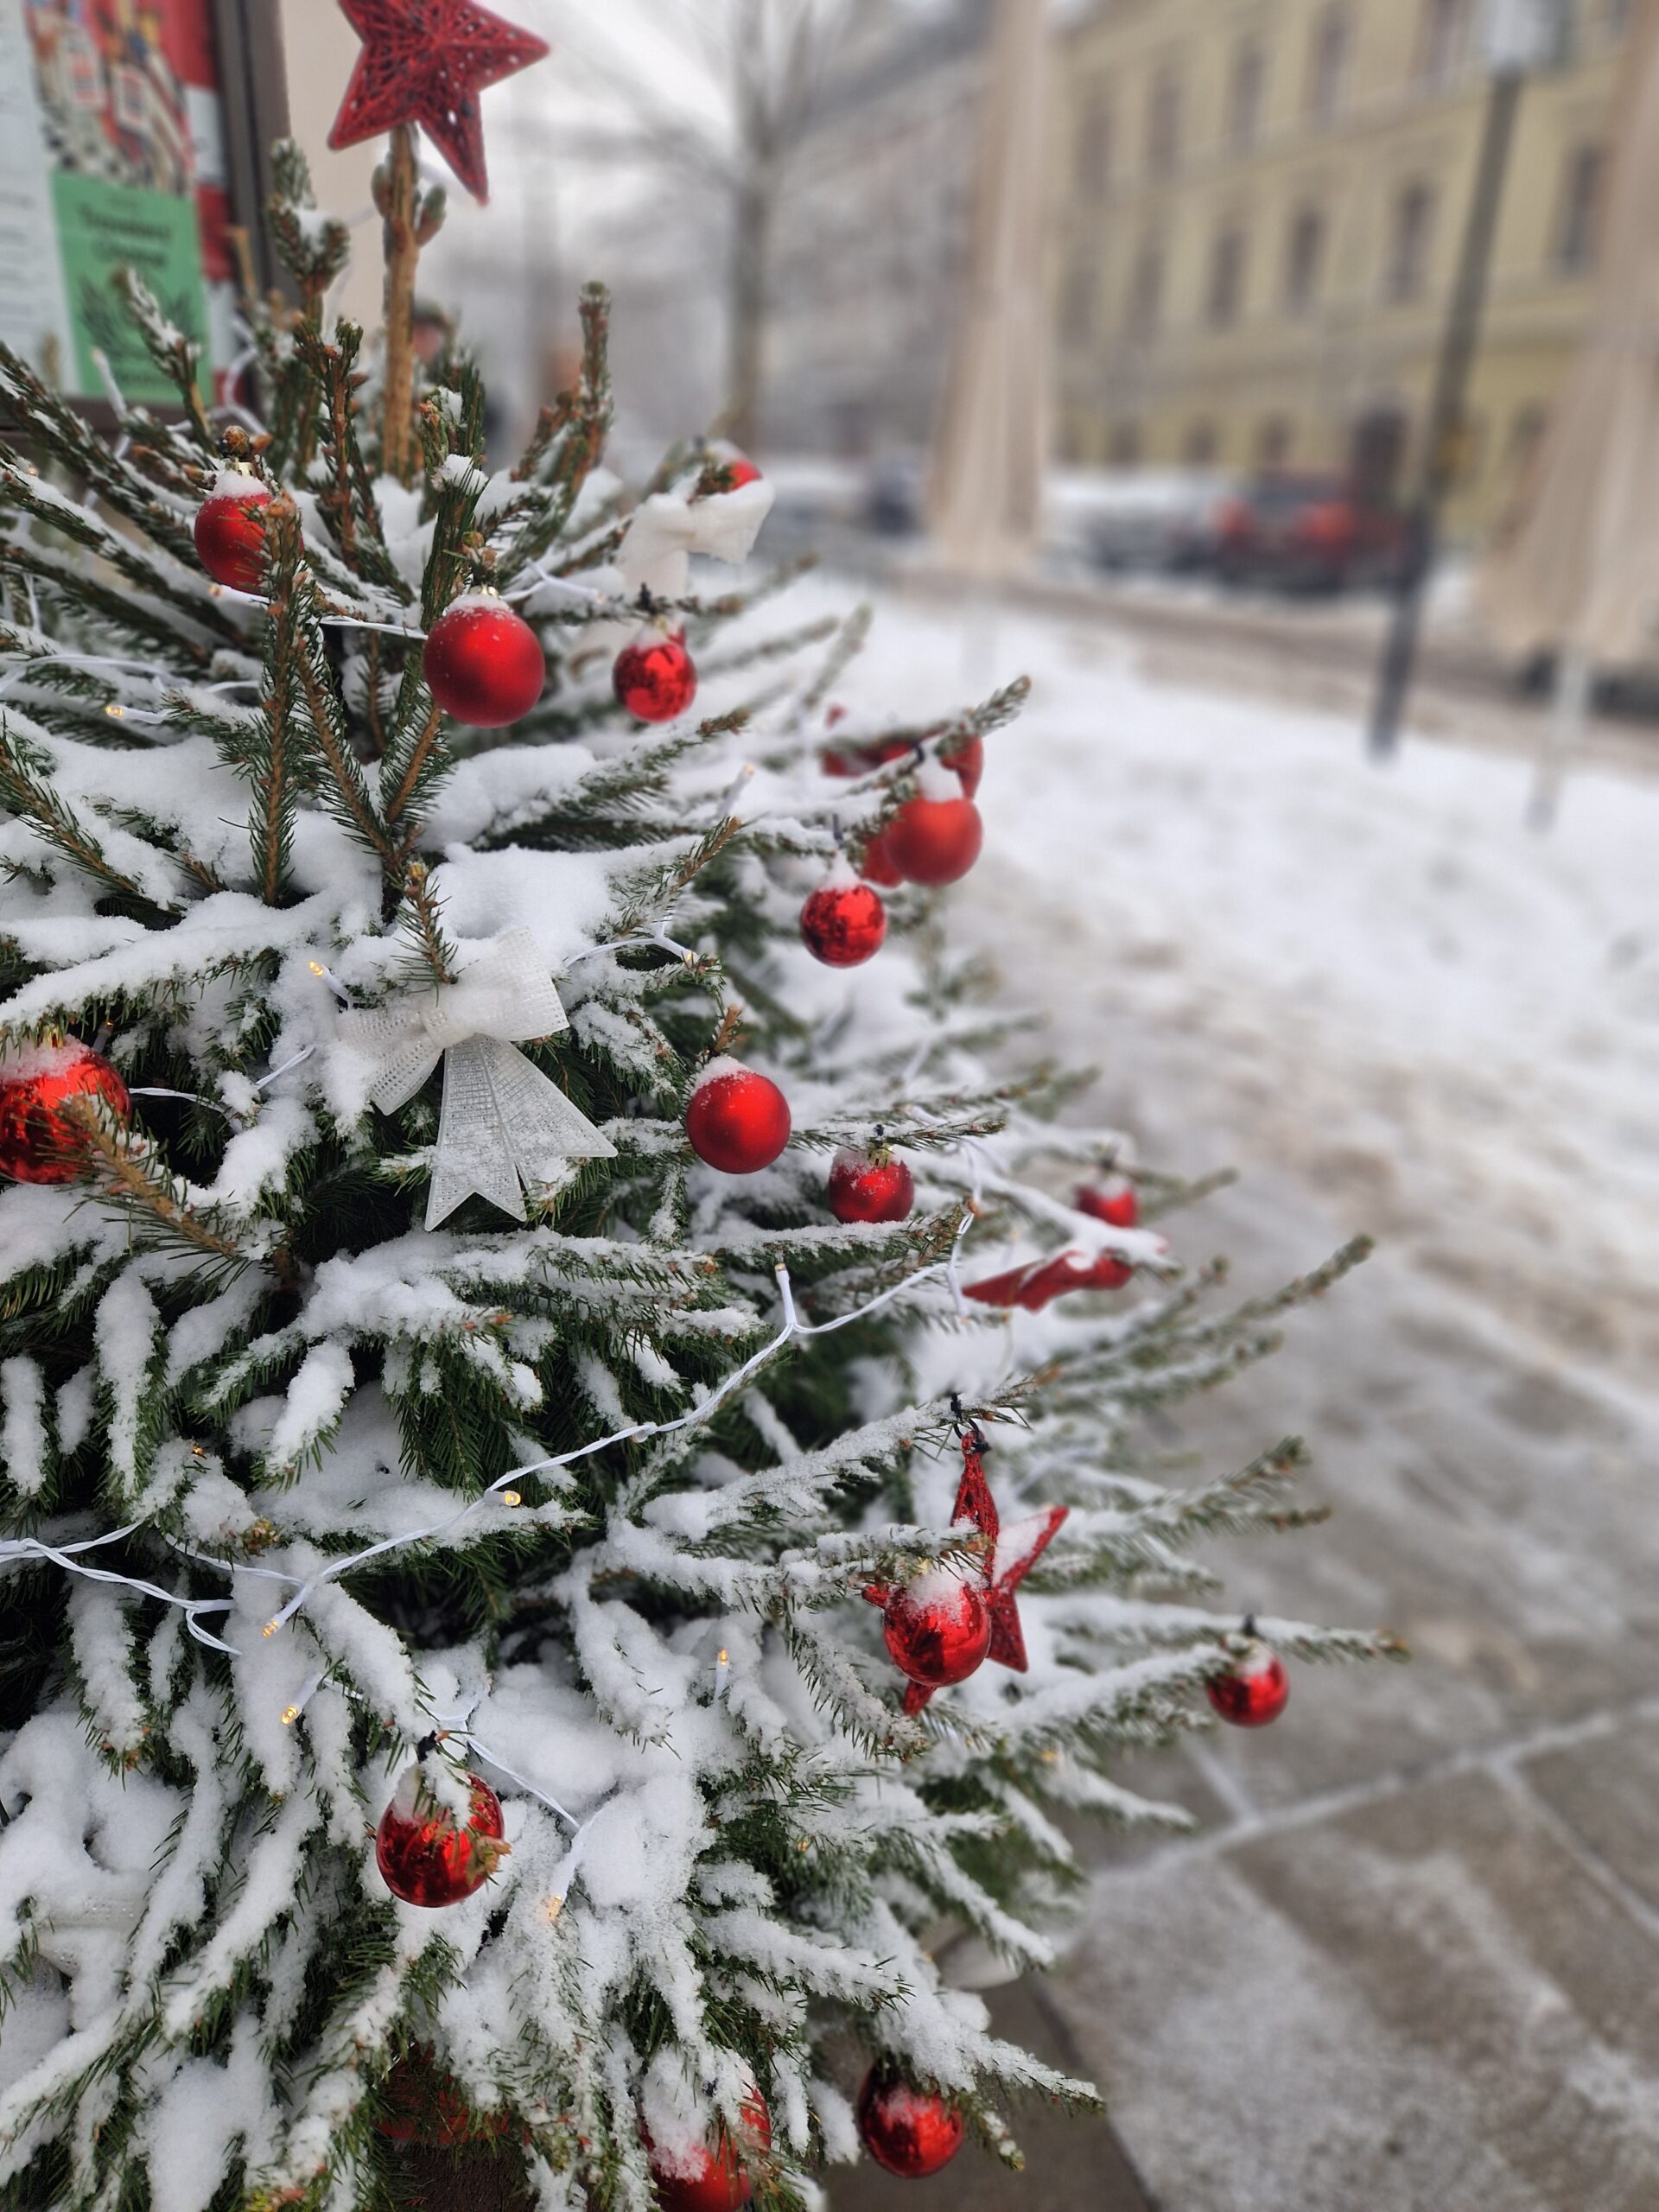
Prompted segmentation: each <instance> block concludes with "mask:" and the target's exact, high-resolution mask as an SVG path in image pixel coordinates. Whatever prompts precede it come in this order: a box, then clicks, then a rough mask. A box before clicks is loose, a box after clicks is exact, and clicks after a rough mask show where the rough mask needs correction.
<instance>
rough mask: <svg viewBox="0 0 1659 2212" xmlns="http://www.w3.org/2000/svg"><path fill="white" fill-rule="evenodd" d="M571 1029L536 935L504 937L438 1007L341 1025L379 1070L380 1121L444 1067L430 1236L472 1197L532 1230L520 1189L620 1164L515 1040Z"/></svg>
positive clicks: (357, 1014) (375, 1091)
mask: <svg viewBox="0 0 1659 2212" xmlns="http://www.w3.org/2000/svg"><path fill="white" fill-rule="evenodd" d="M569 1026H570V1025H569V1020H567V1019H566V1016H565V1011H564V1008H563V1006H562V1005H561V1004H560V1002H559V995H558V992H557V991H556V989H555V988H554V985H553V978H552V977H551V976H550V975H549V973H548V970H547V963H546V961H545V960H544V959H543V957H542V955H541V954H540V952H539V951H538V950H537V946H536V939H535V938H534V937H533V936H532V935H531V931H529V930H509V931H507V932H506V934H505V936H503V937H499V938H495V939H494V941H493V943H492V944H488V945H486V947H485V949H484V950H483V951H482V952H480V954H479V955H478V957H477V958H476V959H474V961H473V963H472V964H471V966H470V967H468V969H467V971H466V973H465V974H464V975H463V976H461V978H460V979H459V981H457V982H453V983H442V984H440V985H439V987H438V988H437V990H436V991H435V992H434V993H433V994H432V995H430V996H422V997H419V998H415V997H410V998H407V999H401V1000H399V1001H397V1004H396V1005H395V1006H389V1007H375V1008H373V1009H353V1011H352V1012H350V1013H347V1014H341V1016H340V1038H341V1040H342V1041H343V1042H344V1043H345V1044H346V1045H348V1046H352V1047H353V1049H354V1050H356V1051H359V1052H365V1053H366V1054H367V1055H369V1057H371V1058H373V1059H376V1060H378V1062H379V1063H380V1065H379V1067H378V1071H377V1072H376V1075H375V1078H374V1081H373V1082H372V1084H371V1085H370V1086H369V1096H370V1099H371V1100H372V1103H374V1104H375V1105H376V1106H378V1108H379V1109H380V1111H381V1112H382V1113H383V1114H392V1113H396V1111H397V1109H398V1107H400V1106H406V1105H408V1103H409V1102H410V1099H411V1098H412V1097H413V1096H415V1094H416V1091H417V1090H419V1089H420V1087H421V1085H422V1084H423V1083H424V1082H425V1081H426V1079H427V1077H429V1075H430V1074H431V1072H432V1071H433V1069H434V1068H435V1067H436V1065H437V1064H438V1061H439V1059H440V1058H442V1061H443V1108H442V1113H441V1114H440V1116H439V1117H438V1142H437V1148H436V1151H435V1154H434V1155H433V1160H432V1185H431V1189H430V1192H429V1194H428V1197H427V1201H426V1225H427V1227H428V1228H429V1229H435V1228H436V1227H437V1226H438V1224H439V1223H440V1222H442V1221H445V1220H447V1219H448V1217H449V1216H450V1215H451V1214H452V1213H453V1212H454V1210H455V1208H456V1207H457V1206H458V1205H460V1204H461V1200H462V1199H463V1198H470V1197H471V1196H472V1195H473V1194H474V1192H476V1193H477V1195H478V1196H479V1197H480V1198H487V1199H488V1200H489V1202H490V1204H491V1205H495V1206H499V1207H500V1209H501V1211H502V1212H503V1213H509V1214H511V1215H512V1217H513V1219H514V1220H515V1221H523V1220H524V1218H525V1214H524V1192H523V1191H522V1190H521V1189H520V1187H519V1186H520V1185H521V1184H523V1185H525V1186H526V1187H531V1186H534V1185H537V1184H543V1183H550V1182H553V1181H556V1179H557V1178H558V1175H559V1173H560V1170H561V1169H562V1167H563V1164H564V1162H565V1161H566V1160H611V1159H614V1157H615V1155H616V1147H615V1146H614V1145H613V1144H609V1143H607V1141H606V1140H605V1138H604V1137H602V1136H601V1135H600V1133H599V1131H598V1130H597V1129H596V1128H594V1125H593V1123H592V1122H590V1121H589V1120H588V1118H587V1116H585V1115H583V1114H579V1113H578V1112H577V1111H576V1109H575V1107H574V1106H573V1105H572V1104H571V1103H570V1101H569V1099H568V1098H567V1097H566V1096H565V1095H564V1093H563V1091H562V1090H560V1089H559V1087H558V1085H557V1084H554V1083H550V1082H549V1081H548V1079H547V1077H545V1076H544V1075H543V1073H542V1071H541V1070H540V1069H539V1068H537V1067H533V1066H532V1065H531V1063H530V1062H529V1061H528V1060H527V1059H526V1058H524V1054H523V1053H522V1052H520V1051H519V1050H518V1046H517V1044H516V1043H515V1042H514V1041H513V1040H514V1039H524V1038H531V1037H551V1036H553V1035H554V1034H556V1032H558V1031H559V1030H561V1029H568V1028H569Z"/></svg>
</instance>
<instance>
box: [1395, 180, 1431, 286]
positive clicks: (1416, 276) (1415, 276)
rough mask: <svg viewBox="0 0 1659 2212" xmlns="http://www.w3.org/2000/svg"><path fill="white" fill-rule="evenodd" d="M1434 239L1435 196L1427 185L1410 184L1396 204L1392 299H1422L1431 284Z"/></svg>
mask: <svg viewBox="0 0 1659 2212" xmlns="http://www.w3.org/2000/svg"><path fill="white" fill-rule="evenodd" d="M1433 236H1434V194H1433V189H1432V188H1431V187H1429V186H1428V185H1427V184H1408V185H1407V187H1406V188H1405V189H1404V191H1403V192H1402V193H1401V194H1400V195H1399V197H1398V198H1397V199H1396V200H1395V203H1394V234H1393V236H1392V238H1390V240H1389V268H1388V293H1389V298H1390V299H1391V300H1414V299H1417V298H1419V297H1421V294H1422V293H1423V291H1424V289H1426V287H1427V283H1428V257H1429V249H1430V246H1431V245H1432V244H1433Z"/></svg>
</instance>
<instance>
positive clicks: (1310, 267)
mask: <svg viewBox="0 0 1659 2212" xmlns="http://www.w3.org/2000/svg"><path fill="white" fill-rule="evenodd" d="M1324 266H1325V217H1324V215H1323V214H1322V213H1320V211H1319V209H1318V208H1317V207H1300V208H1298V210H1297V211H1296V213H1295V214H1294V216H1293V217H1292V218H1291V225H1290V229H1289V232H1287V236H1286V239H1285V305H1286V306H1287V308H1290V309H1291V311H1292V312H1293V314H1296V315H1303V314H1306V311H1307V309H1308V308H1311V307H1312V306H1313V302H1314V301H1315V300H1316V299H1317V298H1318V296H1319V277H1320V275H1321V273H1322V272H1323V270H1324Z"/></svg>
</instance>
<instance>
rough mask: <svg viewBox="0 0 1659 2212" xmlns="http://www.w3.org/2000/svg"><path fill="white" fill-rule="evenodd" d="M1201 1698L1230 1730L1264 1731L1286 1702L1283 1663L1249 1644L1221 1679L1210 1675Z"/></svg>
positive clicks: (1287, 1681) (1287, 1691)
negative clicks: (1227, 1724) (1253, 1729)
mask: <svg viewBox="0 0 1659 2212" xmlns="http://www.w3.org/2000/svg"><path fill="white" fill-rule="evenodd" d="M1204 1694H1205V1696H1206V1697H1207V1698H1208V1699H1209V1700H1210V1702H1211V1705H1212V1706H1214V1707H1215V1709H1216V1711H1217V1713H1219V1714H1220V1715H1221V1717H1222V1719H1224V1720H1225V1721H1226V1722H1228V1723H1229V1724H1230V1726H1232V1727H1234V1728H1265V1727H1266V1726H1268V1722H1269V1721H1271V1720H1276V1719H1278V1718H1279V1716H1280V1714H1281V1713H1282V1712H1283V1711H1284V1709H1285V1707H1286V1706H1287V1704H1288V1703H1289V1701H1290V1677H1289V1675H1287V1673H1286V1672H1285V1662H1284V1661H1283V1660H1282V1659H1281V1657H1280V1656H1279V1654H1278V1653H1277V1652H1276V1651H1272V1650H1269V1649H1268V1646H1267V1645H1266V1644H1265V1643H1259V1642H1258V1643H1254V1644H1252V1646H1251V1648H1250V1649H1249V1650H1248V1651H1247V1652H1246V1653H1245V1654H1244V1656H1243V1658H1242V1659H1239V1660H1237V1661H1236V1662H1235V1664H1234V1665H1233V1667H1232V1669H1230V1672H1229V1673H1227V1674H1225V1675H1211V1677H1210V1680H1209V1681H1207V1682H1206V1683H1205V1686H1204Z"/></svg>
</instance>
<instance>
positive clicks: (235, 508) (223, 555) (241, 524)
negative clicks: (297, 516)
mask: <svg viewBox="0 0 1659 2212" xmlns="http://www.w3.org/2000/svg"><path fill="white" fill-rule="evenodd" d="M276 496H277V494H276V493H274V492H273V491H272V490H271V488H270V486H269V485H268V484H262V483H261V482H260V481H259V479H258V478H257V476H248V475H245V474H242V473H241V472H240V471H239V470H234V469H227V470H226V473H225V474H223V475H222V476H221V477H219V480H218V482H217V483H216V484H215V485H214V486H213V490H212V491H211V492H210V493H208V494H207V498H206V499H204V500H203V501H202V503H201V505H200V506H199V507H198V508H197V509H196V524H195V531H194V536H195V541H196V558H197V560H199V561H200V563H201V565H202V567H203V568H204V569H207V573H208V575H210V576H211V577H212V578H213V582H215V583H216V584H224V585H226V587H227V588H229V589H230V590H232V591H257V590H259V589H260V588H261V587H262V586H263V584H264V581H265V524H264V516H263V515H262V514H261V513H260V512H259V510H260V509H261V508H262V507H268V506H269V505H270V503H271V501H272V500H273V499H275V498H276Z"/></svg>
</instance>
